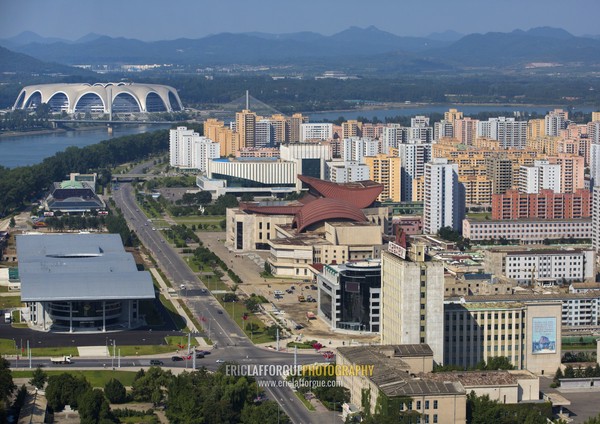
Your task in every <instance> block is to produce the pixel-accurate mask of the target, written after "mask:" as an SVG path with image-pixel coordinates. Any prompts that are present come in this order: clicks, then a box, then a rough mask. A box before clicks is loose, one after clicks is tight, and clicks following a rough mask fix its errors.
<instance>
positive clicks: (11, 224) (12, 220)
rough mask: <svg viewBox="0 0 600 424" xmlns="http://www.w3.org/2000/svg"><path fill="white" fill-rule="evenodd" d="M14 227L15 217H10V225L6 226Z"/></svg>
mask: <svg viewBox="0 0 600 424" xmlns="http://www.w3.org/2000/svg"><path fill="white" fill-rule="evenodd" d="M16 225H17V223H16V222H15V217H14V216H11V217H10V223H9V224H8V226H9V227H10V228H15V226H16Z"/></svg>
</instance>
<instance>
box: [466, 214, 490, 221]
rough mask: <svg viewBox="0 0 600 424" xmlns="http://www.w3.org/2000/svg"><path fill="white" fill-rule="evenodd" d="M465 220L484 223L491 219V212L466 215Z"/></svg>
mask: <svg viewBox="0 0 600 424" xmlns="http://www.w3.org/2000/svg"><path fill="white" fill-rule="evenodd" d="M467 218H469V219H472V220H473V221H486V220H490V219H492V213H491V212H477V213H468V214H467Z"/></svg>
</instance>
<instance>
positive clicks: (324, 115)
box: [306, 104, 598, 122]
mask: <svg viewBox="0 0 600 424" xmlns="http://www.w3.org/2000/svg"><path fill="white" fill-rule="evenodd" d="M450 108H453V109H458V110H459V111H461V112H463V113H464V115H465V116H468V115H474V114H477V113H479V112H506V116H509V117H510V116H513V112H521V113H522V112H527V113H532V112H536V113H538V114H540V115H545V114H546V113H547V112H548V111H550V110H554V109H561V108H562V109H567V108H566V107H561V106H533V105H509V106H506V105H447V104H446V105H433V104H427V105H417V104H415V105H408V104H407V105H406V106H403V107H400V108H395V109H355V110H337V111H326V112H311V113H307V114H306V115H308V117H309V119H310V122H322V121H324V120H328V121H335V120H336V119H338V118H339V117H340V116H343V117H344V119H356V118H357V117H359V116H362V117H365V118H368V119H373V118H374V117H376V118H377V119H379V120H380V121H382V122H384V121H385V118H389V117H394V116H416V115H425V116H427V115H430V114H432V113H444V112H447V111H448V109H450ZM597 110H598V108H597V107H593V106H582V107H578V108H575V109H573V111H579V112H584V113H590V112H595V111H597Z"/></svg>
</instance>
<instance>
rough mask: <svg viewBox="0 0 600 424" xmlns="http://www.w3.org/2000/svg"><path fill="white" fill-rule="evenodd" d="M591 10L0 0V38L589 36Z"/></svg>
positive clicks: (538, 2)
mask: <svg viewBox="0 0 600 424" xmlns="http://www.w3.org/2000/svg"><path fill="white" fill-rule="evenodd" d="M598 16H600V0H569V1H565V0H445V1H441V0H370V1H366V0H294V1H291V0H211V1H206V0H0V38H8V37H12V36H14V35H17V34H19V33H21V32H23V31H33V32H35V33H37V34H39V35H42V36H44V37H58V38H64V39H67V40H76V39H78V38H80V37H82V36H84V35H86V34H89V33H91V32H94V33H97V34H102V35H108V36H111V37H126V38H136V39H139V40H146V41H150V40H169V39H176V38H182V37H184V38H201V37H204V36H206V35H210V34H218V33H221V32H233V33H240V32H252V31H259V32H267V33H275V34H281V33H290V32H298V31H312V32H318V33H321V34H325V35H330V34H334V33H336V32H340V31H343V30H344V29H347V28H349V27H350V26H358V27H363V28H364V27H368V26H371V25H374V26H376V27H377V28H379V29H381V30H384V31H388V32H391V33H393V34H397V35H404V36H405V35H411V36H425V35H428V34H430V33H433V32H443V31H446V30H453V31H456V32H459V33H461V34H469V33H485V32H490V31H498V32H509V31H512V30H514V29H524V30H526V29H529V28H534V27H539V26H551V27H557V28H563V29H566V30H567V31H569V32H571V33H572V34H575V35H583V34H594V35H597V34H600V27H598V24H597V22H598Z"/></svg>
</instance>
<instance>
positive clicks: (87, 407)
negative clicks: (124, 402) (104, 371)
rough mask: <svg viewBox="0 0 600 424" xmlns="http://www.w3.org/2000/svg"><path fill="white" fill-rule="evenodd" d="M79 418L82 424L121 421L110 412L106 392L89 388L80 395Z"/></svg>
mask: <svg viewBox="0 0 600 424" xmlns="http://www.w3.org/2000/svg"><path fill="white" fill-rule="evenodd" d="M78 411H79V419H80V423H82V424H99V423H102V424H104V423H109V422H110V423H116V422H119V421H118V420H116V419H115V418H114V416H113V415H112V414H111V412H110V407H109V405H108V402H107V400H106V398H105V397H104V393H103V392H102V390H100V389H93V390H92V389H88V390H86V391H85V392H83V393H82V394H81V395H80V396H79V406H78Z"/></svg>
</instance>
